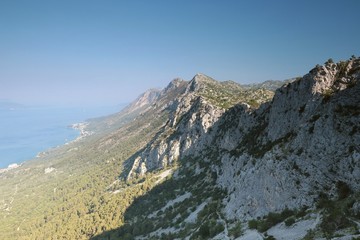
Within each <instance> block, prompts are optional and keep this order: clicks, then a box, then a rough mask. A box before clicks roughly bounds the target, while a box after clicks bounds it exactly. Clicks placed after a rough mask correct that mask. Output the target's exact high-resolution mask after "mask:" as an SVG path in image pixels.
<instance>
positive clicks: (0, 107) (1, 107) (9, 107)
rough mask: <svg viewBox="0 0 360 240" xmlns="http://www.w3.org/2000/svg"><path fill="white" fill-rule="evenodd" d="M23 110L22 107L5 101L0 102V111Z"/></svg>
mask: <svg viewBox="0 0 360 240" xmlns="http://www.w3.org/2000/svg"><path fill="white" fill-rule="evenodd" d="M21 108H25V106H24V105H22V104H19V103H14V102H11V101H7V100H0V110H13V109H21Z"/></svg>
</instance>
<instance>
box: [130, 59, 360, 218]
mask: <svg viewBox="0 0 360 240" xmlns="http://www.w3.org/2000/svg"><path fill="white" fill-rule="evenodd" d="M232 84H234V83H229V82H226V83H219V82H217V81H215V80H213V79H211V78H209V77H207V76H205V75H203V74H197V75H196V76H195V77H194V78H193V79H192V80H191V81H189V82H186V81H183V80H179V79H176V80H174V81H173V82H171V83H170V85H169V86H168V87H167V88H165V89H164V90H162V91H161V92H158V93H156V97H155V96H154V98H153V97H150V98H149V94H148V95H147V96H146V97H145V96H144V98H145V99H150V100H145V101H141V102H143V103H145V104H156V105H157V106H158V111H168V116H169V119H168V121H167V122H166V124H165V125H164V126H163V128H162V130H161V131H160V132H159V133H158V134H157V136H156V137H155V138H154V139H153V141H151V142H150V143H149V144H148V145H147V146H146V147H145V148H144V149H143V150H142V151H140V152H139V154H138V155H137V157H136V158H134V161H133V163H132V167H131V170H130V171H129V174H128V179H130V178H132V177H134V176H137V175H143V174H145V173H146V172H148V171H152V170H157V169H162V168H165V167H168V166H172V165H173V164H174V163H175V162H176V161H178V160H179V159H184V158H186V157H187V156H192V157H200V158H202V159H205V160H206V161H208V162H209V163H210V164H211V167H212V168H213V169H215V170H216V172H217V175H218V177H217V184H218V185H219V186H221V187H223V188H225V189H227V191H228V196H227V197H226V198H225V199H224V203H225V206H226V207H225V213H226V216H227V217H228V218H238V219H239V218H242V219H244V218H245V219H250V218H254V217H258V216H263V215H265V214H267V213H268V212H269V211H280V210H282V209H284V208H286V207H288V208H299V207H301V206H303V205H307V206H310V205H312V204H313V203H314V201H316V198H317V197H318V195H319V193H320V192H322V191H327V192H328V193H330V195H334V196H335V195H336V194H337V193H336V183H337V182H339V181H342V182H345V183H346V184H347V185H348V186H350V188H351V189H352V190H354V191H359V190H360V147H359V146H360V133H359V126H360V116H359V115H360V59H359V58H353V59H351V60H349V61H346V62H340V63H337V64H335V63H330V62H328V63H326V64H325V65H324V66H317V67H315V68H314V69H312V70H311V71H310V72H309V73H308V74H306V75H305V76H303V77H302V78H298V79H296V80H295V81H291V82H288V83H287V84H285V85H284V86H282V87H281V88H279V89H278V90H276V93H275V96H274V97H273V98H272V100H271V101H268V102H266V100H265V98H263V99H262V101H261V102H260V103H262V104H261V106H260V107H258V108H256V107H254V106H251V104H250V103H251V102H252V101H254V100H256V99H260V98H261V97H264V96H263V95H261V94H258V95H251V94H250V93H249V92H246V90H244V89H241V86H235V88H236V89H239V90H238V92H235V93H234V94H233V95H220V97H221V100H224V99H225V100H226V99H229V96H233V97H234V98H235V97H239V96H240V94H247V95H246V96H253V98H252V99H248V101H240V102H238V103H237V104H235V105H233V106H232V107H230V108H226V107H224V106H226V105H225V104H222V103H221V104H217V102H215V103H214V101H216V100H217V99H216V98H214V97H213V96H214V94H215V91H216V88H221V89H222V91H224V92H226V91H227V92H229V91H230V90H229V89H232V90H233V89H234V86H232ZM214 86H215V87H214ZM224 86H227V87H224ZM228 86H231V87H228ZM247 91H249V90H247ZM212 93H214V94H212ZM252 93H253V92H252ZM242 96H243V95H242ZM155 99H156V100H155ZM170 99H171V100H170ZM230 99H231V97H230ZM268 99H271V98H268ZM169 100H170V101H169ZM165 103H166V104H165ZM140 105H141V104H140Z"/></svg>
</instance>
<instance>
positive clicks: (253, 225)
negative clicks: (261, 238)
mask: <svg viewBox="0 0 360 240" xmlns="http://www.w3.org/2000/svg"><path fill="white" fill-rule="evenodd" d="M258 225H259V221H257V220H255V219H252V220H250V221H249V222H248V226H249V228H250V229H257V228H258Z"/></svg>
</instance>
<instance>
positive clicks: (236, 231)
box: [229, 222, 243, 238]
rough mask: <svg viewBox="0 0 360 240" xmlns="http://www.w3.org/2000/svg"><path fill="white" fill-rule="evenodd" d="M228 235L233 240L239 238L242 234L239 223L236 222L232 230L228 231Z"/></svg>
mask: <svg viewBox="0 0 360 240" xmlns="http://www.w3.org/2000/svg"><path fill="white" fill-rule="evenodd" d="M229 234H230V235H231V236H233V237H234V238H237V237H240V236H241V235H242V234H243V230H242V226H241V222H237V223H236V224H235V226H234V227H233V228H231V229H229Z"/></svg>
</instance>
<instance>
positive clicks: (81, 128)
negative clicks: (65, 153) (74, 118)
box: [65, 122, 94, 145]
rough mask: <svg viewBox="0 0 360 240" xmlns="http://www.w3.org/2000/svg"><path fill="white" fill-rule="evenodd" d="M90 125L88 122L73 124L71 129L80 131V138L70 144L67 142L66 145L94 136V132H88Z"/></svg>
mask: <svg viewBox="0 0 360 240" xmlns="http://www.w3.org/2000/svg"><path fill="white" fill-rule="evenodd" d="M88 125H89V123H88V122H80V123H74V124H71V125H70V127H71V128H73V129H75V130H77V131H79V132H80V136H78V137H77V138H75V139H74V140H72V141H70V142H66V143H65V145H68V144H69V143H73V142H78V141H80V140H82V139H84V138H85V137H88V136H91V135H93V134H94V132H92V131H88V130H86V128H87V126H88Z"/></svg>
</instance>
